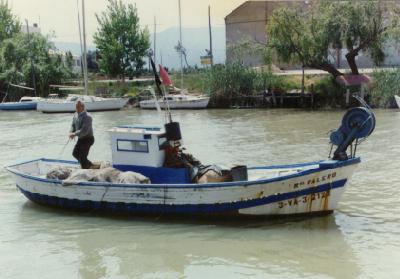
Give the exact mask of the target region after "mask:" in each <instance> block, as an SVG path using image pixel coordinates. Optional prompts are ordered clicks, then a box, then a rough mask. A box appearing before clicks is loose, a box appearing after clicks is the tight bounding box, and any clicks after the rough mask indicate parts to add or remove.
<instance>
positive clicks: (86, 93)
mask: <svg viewBox="0 0 400 279" xmlns="http://www.w3.org/2000/svg"><path fill="white" fill-rule="evenodd" d="M82 27H83V57H82V59H83V61H82V62H83V78H84V84H85V95H89V94H88V93H89V92H88V69H87V57H86V26H85V0H82Z"/></svg>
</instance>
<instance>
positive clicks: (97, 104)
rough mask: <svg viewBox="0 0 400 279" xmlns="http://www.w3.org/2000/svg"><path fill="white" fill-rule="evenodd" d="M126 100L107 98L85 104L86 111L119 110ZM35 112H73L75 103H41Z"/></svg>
mask: <svg viewBox="0 0 400 279" xmlns="http://www.w3.org/2000/svg"><path fill="white" fill-rule="evenodd" d="M127 102H128V100H127V99H121V98H109V99H103V100H99V101H97V100H96V101H92V102H85V108H86V110H87V111H89V112H90V111H107V110H120V109H122V108H123V107H124V106H125V105H126V103H127ZM37 110H38V111H41V112H44V113H57V112H75V110H76V108H75V102H68V101H67V102H66V101H41V102H39V103H38V104H37Z"/></svg>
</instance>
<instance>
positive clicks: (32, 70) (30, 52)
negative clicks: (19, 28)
mask: <svg viewBox="0 0 400 279" xmlns="http://www.w3.org/2000/svg"><path fill="white" fill-rule="evenodd" d="M25 22H26V32H27V34H28V44H29V47H28V48H29V56H30V60H31V75H32V82H33V89H34V92H35V97H36V96H37V95H36V78H35V67H34V65H33V57H32V47H31V33H30V32H29V24H28V20H27V19H25Z"/></svg>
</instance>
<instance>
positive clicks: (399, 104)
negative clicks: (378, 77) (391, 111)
mask: <svg viewBox="0 0 400 279" xmlns="http://www.w3.org/2000/svg"><path fill="white" fill-rule="evenodd" d="M394 99H395V100H396V104H397V107H398V108H400V96H397V95H394Z"/></svg>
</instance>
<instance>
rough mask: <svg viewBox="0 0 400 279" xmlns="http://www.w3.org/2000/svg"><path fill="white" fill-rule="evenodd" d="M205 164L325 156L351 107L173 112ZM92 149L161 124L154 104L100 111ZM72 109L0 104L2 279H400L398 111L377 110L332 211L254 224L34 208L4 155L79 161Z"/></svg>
mask: <svg viewBox="0 0 400 279" xmlns="http://www.w3.org/2000/svg"><path fill="white" fill-rule="evenodd" d="M174 114H175V119H176V120H179V121H181V126H182V131H183V134H184V137H185V139H184V143H185V145H186V147H187V148H188V151H190V152H192V153H193V154H194V155H195V156H196V157H198V158H199V159H200V160H201V161H203V162H204V163H207V162H211V163H218V164H225V165H231V164H233V163H245V164H247V165H270V164H275V163H278V164H285V163H296V162H305V161H311V160H319V159H321V158H326V157H327V155H328V152H329V146H328V140H327V132H328V131H329V130H330V129H333V128H336V127H338V125H339V121H340V120H341V117H342V114H343V112H304V111H296V110H270V111H266V110H208V111H180V112H174ZM93 117H94V127H95V136H96V143H95V146H94V147H93V149H92V150H91V154H90V158H91V159H95V160H100V159H108V160H110V157H111V154H110V150H109V136H108V134H107V132H106V130H107V129H109V128H111V127H112V126H114V125H117V124H130V123H144V124H151V123H157V121H158V119H159V118H158V116H157V114H156V112H154V111H140V110H132V111H121V112H107V113H94V114H93ZM70 121H71V115H68V114H60V115H44V114H40V113H37V112H1V111H0V167H1V170H0V224H1V226H0V278H400V216H399V215H400V201H399V197H400V190H399V187H400V175H399V169H400V140H399V138H400V113H399V112H397V111H378V112H377V121H378V125H377V129H376V131H375V133H374V134H373V135H372V136H371V137H370V138H369V140H368V141H367V142H365V143H364V144H363V145H362V146H361V147H360V148H359V154H360V155H361V156H362V160H363V163H362V164H361V165H360V167H359V168H358V170H357V171H356V173H355V175H354V177H353V179H352V180H351V182H350V183H349V184H348V185H347V189H346V192H345V195H344V197H343V199H342V201H341V202H340V205H339V210H338V211H336V212H335V213H334V214H333V215H331V216H328V217H320V218H313V219H308V220H291V221H289V220H283V221H279V220H275V221H265V222H254V221H253V222H246V223H236V224H235V223H233V224H232V223H215V222H209V223H207V222H201V223H199V222H192V221H191V220H186V221H185V222H182V221H177V220H175V221H171V220H169V221H168V220H161V221H160V220H157V219H138V218H121V217H119V218H111V217H109V216H108V217H107V216H97V215H93V214H90V213H85V214H80V213H69V212H66V211H60V210H54V209H49V208H45V207H41V206H38V205H35V204H33V203H31V202H29V201H27V200H26V199H25V198H24V197H23V196H22V195H21V194H20V193H19V192H18V191H17V190H16V188H15V186H14V183H13V181H12V180H11V177H10V176H8V174H7V173H6V172H5V171H4V170H3V167H4V166H5V165H7V164H10V163H13V162H16V161H22V160H28V159H35V158H38V157H51V158H58V157H62V158H65V159H72V156H71V155H70V153H71V151H72V147H73V146H72V145H69V146H67V148H66V149H65V152H64V154H62V156H61V154H60V152H61V150H62V149H63V146H64V144H65V143H66V141H67V137H66V135H67V132H68V129H69V124H70Z"/></svg>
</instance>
